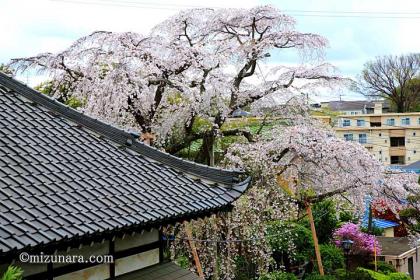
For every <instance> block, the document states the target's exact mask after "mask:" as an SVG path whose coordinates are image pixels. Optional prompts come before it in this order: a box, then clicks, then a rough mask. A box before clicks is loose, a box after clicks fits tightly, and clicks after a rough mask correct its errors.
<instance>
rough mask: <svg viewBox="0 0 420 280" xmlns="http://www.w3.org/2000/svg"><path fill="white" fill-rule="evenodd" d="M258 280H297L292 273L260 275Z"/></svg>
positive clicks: (277, 272)
mask: <svg viewBox="0 0 420 280" xmlns="http://www.w3.org/2000/svg"><path fill="white" fill-rule="evenodd" d="M258 280H298V279H297V277H296V276H295V275H294V274H293V273H287V272H281V271H276V272H270V273H266V274H264V275H261V276H260V277H259V278H258Z"/></svg>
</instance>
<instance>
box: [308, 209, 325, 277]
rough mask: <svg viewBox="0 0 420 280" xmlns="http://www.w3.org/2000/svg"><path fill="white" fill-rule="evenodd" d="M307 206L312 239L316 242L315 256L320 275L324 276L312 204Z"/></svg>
mask: <svg viewBox="0 0 420 280" xmlns="http://www.w3.org/2000/svg"><path fill="white" fill-rule="evenodd" d="M305 205H306V213H307V214H308V218H309V223H310V224H311V231H312V239H313V240H314V245H315V255H316V261H317V263H318V270H319V274H320V275H324V267H323V266H322V259H321V252H320V250H319V244H318V237H317V236H316V229H315V222H314V216H313V215H312V208H311V204H310V203H309V202H306V203H305Z"/></svg>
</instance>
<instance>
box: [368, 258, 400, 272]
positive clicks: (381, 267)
mask: <svg viewBox="0 0 420 280" xmlns="http://www.w3.org/2000/svg"><path fill="white" fill-rule="evenodd" d="M376 265H377V269H378V271H379V272H381V273H383V274H390V273H393V272H397V271H396V270H395V267H394V266H393V265H392V264H389V263H386V262H382V261H379V262H377V263H376ZM367 268H369V269H372V270H373V269H375V263H374V262H371V263H369V265H368V267H367Z"/></svg>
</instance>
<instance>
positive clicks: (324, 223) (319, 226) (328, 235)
mask: <svg viewBox="0 0 420 280" xmlns="http://www.w3.org/2000/svg"><path fill="white" fill-rule="evenodd" d="M336 208H337V207H336V205H335V203H334V201H333V200H331V199H327V200H324V201H320V202H317V203H314V204H313V206H312V213H313V216H314V223H315V228H316V234H317V237H318V242H319V243H320V244H326V243H328V242H330V241H331V240H332V234H333V232H334V230H335V229H336V228H337V226H338V219H337V212H336ZM302 224H303V225H304V226H305V227H307V228H308V229H309V228H310V225H309V221H308V219H304V220H303V221H302Z"/></svg>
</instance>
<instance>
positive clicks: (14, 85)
mask: <svg viewBox="0 0 420 280" xmlns="http://www.w3.org/2000/svg"><path fill="white" fill-rule="evenodd" d="M0 84H1V85H4V86H5V87H6V88H8V89H10V90H13V91H14V92H16V93H17V94H19V95H22V96H23V97H25V98H26V99H28V100H30V101H32V102H34V103H36V104H39V105H41V106H43V107H45V108H47V109H48V110H51V111H53V112H56V113H58V114H60V115H61V116H63V117H64V118H66V119H69V120H71V121H73V122H75V123H78V124H80V125H82V126H83V127H86V128H87V129H89V130H92V131H94V132H96V133H98V134H101V135H103V136H104V137H105V138H107V139H109V140H111V141H113V142H115V143H117V144H119V145H125V146H126V147H127V148H128V149H131V150H133V151H135V152H138V153H139V154H141V155H143V156H145V157H147V158H150V159H152V160H154V161H157V162H160V163H162V164H165V165H168V166H169V167H172V168H174V169H177V170H179V171H181V172H184V173H186V174H191V175H193V176H197V177H200V178H203V179H207V180H210V181H214V182H217V183H222V184H229V185H233V184H236V183H239V182H240V180H241V178H240V176H241V175H243V172H242V171H235V170H225V169H221V168H215V167H210V166H206V165H202V164H198V163H195V162H191V161H187V160H184V159H180V158H177V157H175V156H173V155H170V154H168V153H165V152H161V151H159V150H158V149H156V148H153V147H151V146H148V145H145V144H143V143H141V142H138V141H137V140H136V139H135V138H134V136H133V135H132V134H130V133H128V132H126V131H124V130H122V129H119V128H117V127H115V126H112V125H109V124H107V123H104V122H102V121H99V120H97V119H94V118H92V117H89V116H87V115H85V114H83V113H81V112H79V111H77V110H74V109H72V108H70V107H68V106H66V105H64V104H62V103H60V102H58V101H56V100H54V99H53V98H51V97H49V96H46V95H45V94H42V93H40V92H38V91H36V90H34V89H32V88H30V87H28V86H27V85H25V84H23V83H21V82H19V81H17V80H16V79H14V78H12V77H9V76H7V75H5V74H4V73H1V72H0ZM129 143H130V144H129Z"/></svg>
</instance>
